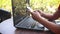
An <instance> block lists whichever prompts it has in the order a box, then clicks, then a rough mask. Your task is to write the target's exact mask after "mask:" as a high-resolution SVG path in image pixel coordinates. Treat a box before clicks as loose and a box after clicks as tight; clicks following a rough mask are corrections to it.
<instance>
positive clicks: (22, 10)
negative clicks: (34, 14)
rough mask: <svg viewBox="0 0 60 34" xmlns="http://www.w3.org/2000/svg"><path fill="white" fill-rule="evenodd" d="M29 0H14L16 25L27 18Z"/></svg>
mask: <svg viewBox="0 0 60 34" xmlns="http://www.w3.org/2000/svg"><path fill="white" fill-rule="evenodd" d="M27 2H28V1H27V0H12V6H13V15H14V23H15V24H16V23H18V22H20V21H21V20H23V19H24V18H25V17H26V16H27V11H26V4H27Z"/></svg>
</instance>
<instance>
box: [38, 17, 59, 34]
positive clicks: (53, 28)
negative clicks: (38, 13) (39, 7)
mask: <svg viewBox="0 0 60 34" xmlns="http://www.w3.org/2000/svg"><path fill="white" fill-rule="evenodd" d="M37 21H38V22H39V23H41V24H43V25H44V26H45V27H47V28H48V29H50V30H51V31H52V32H54V33H56V34H60V26H59V25H57V24H55V23H53V22H50V21H48V20H46V19H43V17H39V18H38V20H37Z"/></svg>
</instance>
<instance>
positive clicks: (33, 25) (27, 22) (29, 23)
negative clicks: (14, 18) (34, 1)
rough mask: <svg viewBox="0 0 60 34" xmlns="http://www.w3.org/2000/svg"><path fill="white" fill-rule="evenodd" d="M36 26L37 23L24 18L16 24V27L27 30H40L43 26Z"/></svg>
mask: <svg viewBox="0 0 60 34" xmlns="http://www.w3.org/2000/svg"><path fill="white" fill-rule="evenodd" d="M37 24H38V23H37V22H36V21H35V20H33V19H32V18H31V17H30V18H26V19H25V20H24V21H22V22H21V23H19V24H17V26H18V27H21V28H28V29H40V28H43V26H39V25H40V24H39V25H37Z"/></svg>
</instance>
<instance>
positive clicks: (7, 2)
mask: <svg viewBox="0 0 60 34" xmlns="http://www.w3.org/2000/svg"><path fill="white" fill-rule="evenodd" d="M11 5H12V4H11V0H0V9H4V10H7V11H12V7H11Z"/></svg>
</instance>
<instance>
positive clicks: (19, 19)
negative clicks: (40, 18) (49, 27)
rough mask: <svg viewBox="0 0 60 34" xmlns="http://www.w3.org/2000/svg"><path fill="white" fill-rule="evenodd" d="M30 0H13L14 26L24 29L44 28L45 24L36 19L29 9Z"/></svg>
mask: <svg viewBox="0 0 60 34" xmlns="http://www.w3.org/2000/svg"><path fill="white" fill-rule="evenodd" d="M29 2H30V0H12V11H13V20H14V26H15V27H16V28H22V29H32V30H44V26H43V25H41V24H40V23H39V22H37V21H35V20H34V19H33V18H32V17H31V16H30V13H29V12H28V11H27V9H28V8H27V5H28V6H29V5H30V3H29Z"/></svg>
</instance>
